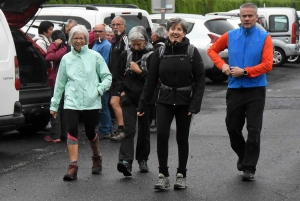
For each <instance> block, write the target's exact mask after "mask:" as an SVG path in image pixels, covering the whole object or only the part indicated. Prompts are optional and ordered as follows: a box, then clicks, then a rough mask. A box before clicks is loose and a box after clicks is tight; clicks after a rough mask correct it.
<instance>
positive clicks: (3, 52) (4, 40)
mask: <svg viewBox="0 0 300 201" xmlns="http://www.w3.org/2000/svg"><path fill="white" fill-rule="evenodd" d="M3 22H4V21H2V20H0V36H1V37H0V44H1V45H0V61H3V60H7V58H8V53H9V51H7V48H8V47H9V43H8V41H9V40H8V35H7V32H6V31H7V30H6V29H5V28H4V24H3ZM4 23H6V21H5V22H4ZM1 66H2V65H1Z"/></svg>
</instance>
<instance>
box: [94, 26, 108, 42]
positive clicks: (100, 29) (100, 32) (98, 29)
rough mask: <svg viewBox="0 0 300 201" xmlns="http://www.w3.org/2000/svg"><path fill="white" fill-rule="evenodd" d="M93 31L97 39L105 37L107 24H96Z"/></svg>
mask: <svg viewBox="0 0 300 201" xmlns="http://www.w3.org/2000/svg"><path fill="white" fill-rule="evenodd" d="M93 31H94V38H95V40H99V38H100V39H101V40H103V39H105V34H106V31H105V25H104V24H96V25H95V26H94V29H93Z"/></svg>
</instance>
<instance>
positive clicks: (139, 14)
mask: <svg viewBox="0 0 300 201" xmlns="http://www.w3.org/2000/svg"><path fill="white" fill-rule="evenodd" d="M137 17H138V18H139V19H140V20H141V19H142V17H143V15H142V13H141V12H139V13H138V15H137Z"/></svg>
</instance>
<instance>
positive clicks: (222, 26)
mask: <svg viewBox="0 0 300 201" xmlns="http://www.w3.org/2000/svg"><path fill="white" fill-rule="evenodd" d="M204 25H205V26H206V28H207V29H208V30H209V31H210V32H213V33H216V34H219V35H223V34H224V33H226V32H228V31H230V30H232V29H234V27H233V26H232V25H231V24H230V23H229V22H228V21H227V20H226V19H213V20H208V21H206V22H205V23H204Z"/></svg>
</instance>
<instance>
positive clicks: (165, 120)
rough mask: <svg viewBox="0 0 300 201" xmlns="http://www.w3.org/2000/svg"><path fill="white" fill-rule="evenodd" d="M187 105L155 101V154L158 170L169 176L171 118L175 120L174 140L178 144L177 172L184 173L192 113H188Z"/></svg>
mask: <svg viewBox="0 0 300 201" xmlns="http://www.w3.org/2000/svg"><path fill="white" fill-rule="evenodd" d="M188 108H189V106H188V105H165V104H160V103H157V105H156V115H157V116H156V118H157V156H158V162H159V172H160V173H162V174H164V176H169V172H168V152H169V137H170V127H171V123H172V120H173V118H174V116H175V120H176V141H177V145H178V158H179V163H178V173H182V174H183V175H184V176H185V175H186V165H187V160H188V155H189V129H190V123H191V118H192V115H188Z"/></svg>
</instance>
